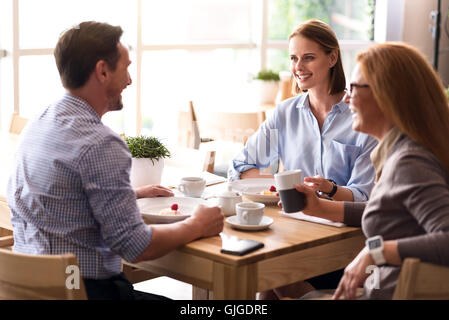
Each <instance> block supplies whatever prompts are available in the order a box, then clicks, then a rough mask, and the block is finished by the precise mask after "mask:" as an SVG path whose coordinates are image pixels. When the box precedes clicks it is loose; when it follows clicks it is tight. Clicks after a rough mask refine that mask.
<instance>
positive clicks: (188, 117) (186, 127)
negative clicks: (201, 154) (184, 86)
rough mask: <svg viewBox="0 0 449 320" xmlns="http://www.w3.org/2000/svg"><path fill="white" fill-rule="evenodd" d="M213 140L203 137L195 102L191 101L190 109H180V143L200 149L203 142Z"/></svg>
mask: <svg viewBox="0 0 449 320" xmlns="http://www.w3.org/2000/svg"><path fill="white" fill-rule="evenodd" d="M210 141H213V139H211V138H204V137H203V138H202V137H201V136H200V130H199V126H198V118H197V116H196V112H195V108H194V106H193V102H192V101H189V109H188V111H180V112H179V114H178V144H179V145H180V146H185V147H187V148H192V149H199V148H200V144H201V143H202V142H210Z"/></svg>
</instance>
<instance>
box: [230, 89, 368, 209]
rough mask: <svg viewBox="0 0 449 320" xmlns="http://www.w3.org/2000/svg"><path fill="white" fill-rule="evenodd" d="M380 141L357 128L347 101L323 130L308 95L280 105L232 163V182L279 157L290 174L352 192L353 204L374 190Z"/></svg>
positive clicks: (270, 163) (338, 106)
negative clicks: (373, 159)
mask: <svg viewBox="0 0 449 320" xmlns="http://www.w3.org/2000/svg"><path fill="white" fill-rule="evenodd" d="M376 145H377V140H376V139H374V138H373V137H370V136H368V135H366V134H363V133H360V132H356V131H354V130H353V129H352V116H351V113H350V110H349V107H348V105H347V104H346V103H344V102H343V101H341V102H339V103H338V104H336V105H334V106H333V107H332V110H331V111H330V112H329V114H328V115H327V117H326V119H325V121H324V124H323V128H322V130H321V131H320V129H319V126H318V121H317V120H316V118H315V116H314V115H313V113H312V111H311V110H310V106H309V96H308V94H307V93H306V94H302V95H300V96H296V97H293V98H290V99H288V100H285V101H283V102H281V103H280V104H279V105H278V106H277V107H276V109H275V111H274V112H273V114H272V115H271V116H270V117H269V118H268V119H267V120H266V121H265V122H264V123H263V124H262V125H261V126H260V128H259V130H258V131H257V132H256V134H254V135H252V136H251V137H250V138H249V139H248V142H247V144H246V146H245V148H244V149H243V150H242V151H241V152H240V153H239V154H238V155H237V156H236V157H235V158H234V160H232V166H231V167H230V169H229V170H228V178H229V179H230V180H236V179H239V177H240V173H242V172H244V171H247V170H249V169H252V168H259V169H261V168H266V167H268V166H270V165H272V164H274V163H275V162H276V161H277V160H278V158H280V159H281V160H282V163H283V165H284V168H285V170H295V169H301V170H302V172H303V177H310V176H314V175H318V174H319V175H321V176H323V177H325V178H327V179H332V180H334V181H335V182H336V183H337V184H338V185H339V186H345V187H347V188H348V189H350V190H351V191H352V193H353V195H354V201H366V200H368V197H369V194H370V192H371V189H372V187H373V185H374V176H375V172H374V168H373V165H372V163H371V159H370V153H371V151H372V150H373V148H374V147H375V146H376Z"/></svg>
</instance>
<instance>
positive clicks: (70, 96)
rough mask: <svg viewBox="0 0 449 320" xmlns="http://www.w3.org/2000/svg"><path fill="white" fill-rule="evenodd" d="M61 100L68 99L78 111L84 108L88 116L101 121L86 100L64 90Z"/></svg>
mask: <svg viewBox="0 0 449 320" xmlns="http://www.w3.org/2000/svg"><path fill="white" fill-rule="evenodd" d="M62 100H68V101H70V102H71V103H73V104H74V105H75V106H76V107H77V108H78V110H79V111H81V110H84V111H86V112H87V113H88V114H89V115H90V116H92V118H95V120H98V121H99V122H101V119H100V117H99V116H98V114H97V113H96V112H95V110H94V108H92V106H91V105H90V104H89V103H88V102H87V101H86V100H84V99H82V98H80V97H78V96H75V95H73V94H71V93H69V92H66V93H65V94H64V97H63V98H62Z"/></svg>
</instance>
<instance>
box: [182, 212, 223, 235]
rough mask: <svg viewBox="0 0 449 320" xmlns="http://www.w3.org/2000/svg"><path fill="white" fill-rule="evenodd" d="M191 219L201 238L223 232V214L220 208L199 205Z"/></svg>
mask: <svg viewBox="0 0 449 320" xmlns="http://www.w3.org/2000/svg"><path fill="white" fill-rule="evenodd" d="M189 219H191V222H192V225H193V227H194V228H195V229H196V231H197V232H198V236H199V237H210V236H214V235H217V234H219V233H220V232H221V231H222V230H223V224H224V222H223V214H222V213H221V209H220V208H219V207H206V206H203V205H199V206H198V207H197V208H196V209H195V211H194V212H193V214H192V216H191V217H190V218H189Z"/></svg>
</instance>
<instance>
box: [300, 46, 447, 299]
mask: <svg viewBox="0 0 449 320" xmlns="http://www.w3.org/2000/svg"><path fill="white" fill-rule="evenodd" d="M357 62H358V63H357V65H356V67H355V69H354V72H353V75H352V81H351V85H350V91H349V92H348V93H347V94H346V96H345V98H344V100H345V101H346V102H347V103H349V105H350V106H349V107H350V109H351V111H352V113H353V125H352V127H353V129H354V130H356V131H359V132H364V133H367V134H370V135H372V136H373V137H375V138H376V139H377V140H378V141H379V145H378V146H377V147H376V149H375V150H374V151H373V153H372V154H371V158H372V161H373V164H374V167H375V170H376V185H375V187H374V188H373V190H372V192H371V197H370V199H369V201H368V202H367V203H366V204H363V203H350V202H341V203H338V202H330V201H326V200H323V199H318V198H317V197H316V196H315V194H314V192H313V190H312V189H310V188H308V187H307V186H304V185H302V186H298V187H297V189H298V190H299V191H301V192H305V193H306V195H307V209H306V210H305V212H306V213H307V214H310V215H315V216H319V217H324V218H328V219H329V218H331V219H333V220H336V221H345V222H346V223H347V224H349V225H361V227H362V230H363V232H364V234H365V236H366V237H367V243H366V247H365V248H364V249H363V250H362V251H361V252H360V253H359V254H358V256H357V257H356V258H355V259H354V260H353V261H352V262H351V263H350V264H349V265H348V266H347V267H346V269H345V272H344V275H343V277H342V279H341V281H340V283H339V285H338V288H337V290H336V291H335V293H334V294H333V298H334V299H338V298H345V299H354V298H356V297H357V296H356V292H357V289H358V288H360V287H362V286H364V289H365V290H364V293H363V295H362V296H359V297H357V298H360V299H391V298H392V295H393V292H394V289H395V286H396V283H397V280H398V276H399V272H400V270H401V263H402V261H403V260H404V259H405V258H409V257H414V258H419V259H420V260H421V261H423V262H430V263H434V264H441V265H447V266H449V249H448V245H447V244H448V243H449V148H448V145H447V136H448V135H449V105H448V101H447V98H446V96H445V92H444V87H443V85H442V83H441V81H440V79H439V78H438V75H437V74H436V72H435V71H434V70H433V69H432V67H431V66H430V64H429V63H428V62H427V60H426V59H425V57H424V56H423V55H422V54H421V53H420V52H419V51H418V50H416V49H415V48H413V47H411V46H409V45H407V44H404V43H385V44H378V45H375V46H373V47H371V48H369V49H367V50H366V51H365V52H362V53H360V54H359V55H358V57H357ZM370 266H371V269H373V267H374V268H378V269H377V270H378V271H379V273H378V274H379V281H378V283H371V282H366V283H365V281H366V279H367V277H368V275H369V274H368V273H366V270H367V268H368V269H369V268H370ZM317 295H318V293H317V292H313V293H309V294H308V295H306V296H305V297H314V296H315V297H316V296H317Z"/></svg>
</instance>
